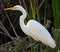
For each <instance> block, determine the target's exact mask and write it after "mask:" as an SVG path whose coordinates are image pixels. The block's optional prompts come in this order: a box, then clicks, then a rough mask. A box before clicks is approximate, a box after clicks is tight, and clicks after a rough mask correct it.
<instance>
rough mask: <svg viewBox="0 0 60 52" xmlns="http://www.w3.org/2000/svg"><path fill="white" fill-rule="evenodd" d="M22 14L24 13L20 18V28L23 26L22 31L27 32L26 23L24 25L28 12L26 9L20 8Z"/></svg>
mask: <svg viewBox="0 0 60 52" xmlns="http://www.w3.org/2000/svg"><path fill="white" fill-rule="evenodd" d="M19 10H20V11H21V12H22V15H21V16H20V20H19V21H20V26H21V29H22V30H25V26H26V25H25V23H24V19H25V18H26V16H27V13H26V11H25V9H24V8H22V7H20V9H19Z"/></svg>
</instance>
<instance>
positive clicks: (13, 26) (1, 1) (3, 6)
mask: <svg viewBox="0 0 60 52" xmlns="http://www.w3.org/2000/svg"><path fill="white" fill-rule="evenodd" d="M1 5H2V8H4V5H3V2H2V1H1ZM4 12H5V14H6V16H7V19H8V20H9V22H10V24H11V27H12V29H13V31H14V33H15V35H16V37H17V38H18V35H17V33H16V31H15V28H14V26H13V24H12V22H11V20H10V19H9V17H8V15H7V13H6V11H4Z"/></svg>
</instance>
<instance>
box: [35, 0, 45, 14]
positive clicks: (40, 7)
mask: <svg viewBox="0 0 60 52" xmlns="http://www.w3.org/2000/svg"><path fill="white" fill-rule="evenodd" d="M44 1H45V0H42V2H41V4H40V5H39V7H38V9H37V11H36V13H35V15H36V14H37V13H38V11H39V9H40V8H41V6H42V5H43V3H44Z"/></svg>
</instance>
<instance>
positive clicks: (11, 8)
mask: <svg viewBox="0 0 60 52" xmlns="http://www.w3.org/2000/svg"><path fill="white" fill-rule="evenodd" d="M4 10H14V7H10V8H4Z"/></svg>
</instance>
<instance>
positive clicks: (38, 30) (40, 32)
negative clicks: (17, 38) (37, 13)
mask: <svg viewBox="0 0 60 52" xmlns="http://www.w3.org/2000/svg"><path fill="white" fill-rule="evenodd" d="M4 10H19V11H21V12H22V15H21V16H20V19H19V22H20V26H21V29H22V31H23V32H24V33H25V34H26V35H28V36H30V37H32V38H33V39H35V40H36V41H41V42H42V43H44V44H45V45H47V46H50V47H51V48H55V47H56V44H55V41H54V40H53V38H52V37H51V35H50V33H49V32H48V31H47V30H46V29H45V27H44V26H43V25H41V24H40V23H39V22H37V21H36V20H29V21H28V23H27V25H25V24H24V19H25V18H26V16H27V13H26V11H25V9H24V8H23V7H22V6H20V5H16V6H14V7H10V8H5V9H4Z"/></svg>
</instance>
